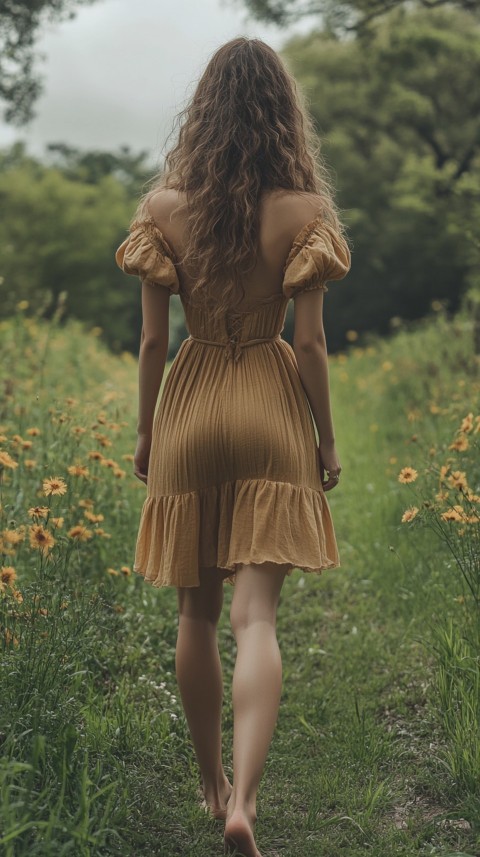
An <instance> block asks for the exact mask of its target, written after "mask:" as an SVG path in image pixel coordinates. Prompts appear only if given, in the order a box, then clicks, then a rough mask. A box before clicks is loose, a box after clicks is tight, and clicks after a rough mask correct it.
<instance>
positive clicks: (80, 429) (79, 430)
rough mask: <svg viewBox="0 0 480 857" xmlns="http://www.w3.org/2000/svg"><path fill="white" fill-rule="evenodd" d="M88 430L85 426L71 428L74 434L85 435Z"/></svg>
mask: <svg viewBox="0 0 480 857" xmlns="http://www.w3.org/2000/svg"><path fill="white" fill-rule="evenodd" d="M86 430H87V429H86V428H84V427H83V426H72V428H71V432H72V434H85V432H86Z"/></svg>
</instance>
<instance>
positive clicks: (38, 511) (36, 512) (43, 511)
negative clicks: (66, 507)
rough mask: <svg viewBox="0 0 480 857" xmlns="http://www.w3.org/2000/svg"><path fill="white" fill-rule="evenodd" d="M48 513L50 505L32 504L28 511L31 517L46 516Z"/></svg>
mask: <svg viewBox="0 0 480 857" xmlns="http://www.w3.org/2000/svg"><path fill="white" fill-rule="evenodd" d="M48 513H49V508H48V506H32V508H31V509H29V510H28V512H27V514H28V515H30V517H31V518H46V517H47V515H48Z"/></svg>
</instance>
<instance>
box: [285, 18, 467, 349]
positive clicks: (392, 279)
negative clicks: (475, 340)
mask: <svg viewBox="0 0 480 857" xmlns="http://www.w3.org/2000/svg"><path fill="white" fill-rule="evenodd" d="M284 52H285V57H286V60H287V62H288V64H289V66H290V67H291V69H292V71H293V73H294V74H295V76H296V78H297V79H298V80H299V82H300V84H301V85H302V87H303V88H304V90H305V92H306V95H307V100H308V103H309V106H310V109H311V111H312V113H313V116H314V118H315V122H316V125H317V128H318V132H319V135H320V137H321V138H322V139H324V146H323V151H324V153H325V155H326V158H327V162H329V163H330V164H331V166H332V168H333V172H334V178H335V181H336V185H337V187H338V190H339V203H340V205H341V208H342V211H343V214H344V219H345V221H346V223H347V225H348V227H349V231H350V236H351V238H352V243H353V254H352V271H351V273H350V274H349V277H348V281H347V282H346V285H345V288H344V287H343V286H341V287H340V288H338V289H337V288H332V289H331V292H330V294H329V300H328V301H327V302H326V303H327V304H328V307H327V312H328V313H330V312H331V316H328V319H330V317H331V319H332V321H331V324H330V328H331V330H332V336H331V342H332V345H333V347H334V349H335V348H337V347H338V346H340V345H341V344H342V336H343V333H344V331H345V330H346V329H348V328H355V329H357V330H367V329H374V330H377V331H379V332H386V331H387V330H388V329H389V322H390V318H391V317H392V316H401V317H403V318H410V319H412V318H416V317H419V316H422V315H424V314H425V313H426V312H427V311H428V306H429V305H430V303H431V301H432V300H434V299H440V300H444V301H446V302H447V305H448V306H449V309H450V310H451V311H455V310H456V309H457V308H458V306H459V300H460V297H461V295H462V294H463V293H464V292H465V290H466V289H467V288H468V286H469V285H470V284H471V283H472V282H473V279H474V276H475V272H476V271H477V270H478V265H479V262H480V253H479V247H478V242H476V241H475V240H474V237H473V229H472V223H473V222H474V220H475V218H478V215H479V206H478V198H479V197H478V187H479V184H480V110H479V106H480V103H479V99H478V87H477V85H476V81H477V80H478V78H479V76H480V27H479V26H478V25H477V24H475V22H474V20H473V19H472V17H471V16H469V15H468V14H466V13H460V12H458V11H457V12H453V11H451V10H448V11H447V10H439V11H436V12H417V13H411V14H405V13H403V11H400V12H398V13H397V14H391V15H389V16H388V18H386V19H384V20H383V21H382V23H381V24H380V23H379V24H377V26H376V27H375V28H374V29H372V30H371V32H370V35H369V38H368V39H356V40H345V41H338V40H336V39H333V38H330V39H329V38H326V36H325V34H324V33H321V32H320V33H312V34H311V35H309V36H307V37H296V38H294V39H293V40H291V41H290V42H288V43H287V45H286V46H285V51H284Z"/></svg>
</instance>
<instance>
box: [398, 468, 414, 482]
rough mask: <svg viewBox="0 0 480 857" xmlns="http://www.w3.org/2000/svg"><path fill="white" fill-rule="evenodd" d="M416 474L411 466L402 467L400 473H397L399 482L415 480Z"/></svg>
mask: <svg viewBox="0 0 480 857" xmlns="http://www.w3.org/2000/svg"><path fill="white" fill-rule="evenodd" d="M417 476H418V472H417V471H416V470H415V469H414V468H413V467H402V469H401V471H400V473H399V474H398V481H399V482H404V483H406V482H415V479H416V478H417Z"/></svg>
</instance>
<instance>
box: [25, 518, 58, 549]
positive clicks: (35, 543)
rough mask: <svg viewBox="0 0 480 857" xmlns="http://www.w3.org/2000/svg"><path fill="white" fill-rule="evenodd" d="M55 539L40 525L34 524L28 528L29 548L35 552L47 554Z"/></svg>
mask: <svg viewBox="0 0 480 857" xmlns="http://www.w3.org/2000/svg"><path fill="white" fill-rule="evenodd" d="M54 544H55V539H54V538H53V536H52V534H51V533H49V532H48V530H45V529H44V527H43V526H42V525H41V524H34V525H33V526H32V527H30V547H32V548H36V549H37V550H39V551H41V552H42V553H43V552H44V551H46V552H48V551H49V550H51V548H53V546H54Z"/></svg>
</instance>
